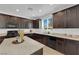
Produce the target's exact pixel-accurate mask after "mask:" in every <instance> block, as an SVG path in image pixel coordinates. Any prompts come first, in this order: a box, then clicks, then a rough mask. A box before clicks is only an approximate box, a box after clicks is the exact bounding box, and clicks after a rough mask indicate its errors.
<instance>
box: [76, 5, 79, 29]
mask: <svg viewBox="0 0 79 59" xmlns="http://www.w3.org/2000/svg"><path fill="white" fill-rule="evenodd" d="M76 8H77V12H76V13H77V20H76V26H77V28H79V5H78V6H76Z"/></svg>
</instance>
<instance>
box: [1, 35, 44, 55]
mask: <svg viewBox="0 0 79 59" xmlns="http://www.w3.org/2000/svg"><path fill="white" fill-rule="evenodd" d="M14 40H16V37H14V38H7V39H4V41H3V42H2V44H1V45H0V55H30V54H32V53H34V52H36V51H38V50H39V49H41V48H43V47H44V46H45V45H43V44H41V43H39V42H37V41H35V40H33V39H31V38H29V37H27V36H24V42H23V43H21V44H13V43H12V41H14Z"/></svg>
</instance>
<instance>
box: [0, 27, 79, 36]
mask: <svg viewBox="0 0 79 59" xmlns="http://www.w3.org/2000/svg"><path fill="white" fill-rule="evenodd" d="M10 30H19V29H0V34H4V33H5V35H6V34H7V31H10ZM22 30H24V32H25V33H29V32H30V30H32V33H42V32H48V31H49V32H50V33H60V34H71V35H79V29H78V28H74V29H72V28H70V29H51V30H44V29H22Z"/></svg>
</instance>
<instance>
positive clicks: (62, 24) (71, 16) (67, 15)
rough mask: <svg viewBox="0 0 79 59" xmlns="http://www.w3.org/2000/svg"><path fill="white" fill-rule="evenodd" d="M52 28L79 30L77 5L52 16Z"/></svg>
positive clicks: (78, 8)
mask: <svg viewBox="0 0 79 59" xmlns="http://www.w3.org/2000/svg"><path fill="white" fill-rule="evenodd" d="M53 27H54V28H79V5H77V6H74V7H71V8H68V9H65V10H62V11H59V12H56V13H54V14H53Z"/></svg>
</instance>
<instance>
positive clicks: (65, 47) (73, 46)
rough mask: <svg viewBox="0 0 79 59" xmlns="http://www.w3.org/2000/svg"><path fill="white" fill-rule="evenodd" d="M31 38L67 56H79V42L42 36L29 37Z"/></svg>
mask: <svg viewBox="0 0 79 59" xmlns="http://www.w3.org/2000/svg"><path fill="white" fill-rule="evenodd" d="M29 37H31V38H32V39H34V40H36V41H38V42H40V43H42V44H44V45H46V46H48V47H50V48H52V49H55V50H57V51H59V52H61V53H63V54H65V55H79V41H75V40H70V39H65V38H58V37H51V36H45V35H40V34H33V35H29Z"/></svg>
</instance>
